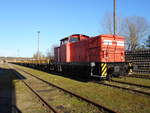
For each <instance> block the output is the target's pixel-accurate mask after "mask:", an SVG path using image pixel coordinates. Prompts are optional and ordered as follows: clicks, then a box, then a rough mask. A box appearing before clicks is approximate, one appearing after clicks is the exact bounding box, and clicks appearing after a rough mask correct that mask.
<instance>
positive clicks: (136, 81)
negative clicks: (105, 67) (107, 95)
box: [113, 77, 150, 86]
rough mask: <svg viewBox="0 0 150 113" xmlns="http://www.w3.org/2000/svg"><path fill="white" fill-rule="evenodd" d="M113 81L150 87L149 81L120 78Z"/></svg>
mask: <svg viewBox="0 0 150 113" xmlns="http://www.w3.org/2000/svg"><path fill="white" fill-rule="evenodd" d="M113 80H118V81H123V82H129V83H134V84H140V85H145V86H150V79H142V78H132V77H122V78H113Z"/></svg>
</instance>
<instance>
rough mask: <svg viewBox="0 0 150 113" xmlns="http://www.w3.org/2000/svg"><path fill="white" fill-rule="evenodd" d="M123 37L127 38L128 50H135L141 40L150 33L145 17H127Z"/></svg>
mask: <svg viewBox="0 0 150 113" xmlns="http://www.w3.org/2000/svg"><path fill="white" fill-rule="evenodd" d="M123 28H124V29H123V31H122V35H123V36H125V37H126V42H127V49H128V50H135V49H136V48H137V47H138V46H139V45H140V41H141V39H142V38H143V37H144V36H145V35H146V34H147V33H148V31H149V24H148V22H147V20H146V19H145V18H144V17H139V16H131V17H127V18H125V20H124V23H123Z"/></svg>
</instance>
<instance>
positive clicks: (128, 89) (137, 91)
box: [96, 82, 150, 96]
mask: <svg viewBox="0 0 150 113" xmlns="http://www.w3.org/2000/svg"><path fill="white" fill-rule="evenodd" d="M96 83H98V84H102V85H105V86H110V87H114V88H119V89H123V90H127V91H132V92H135V93H140V94H145V95H147V96H150V93H148V92H143V91H140V90H135V89H130V88H126V87H121V86H118V85H112V84H107V83H100V82H96Z"/></svg>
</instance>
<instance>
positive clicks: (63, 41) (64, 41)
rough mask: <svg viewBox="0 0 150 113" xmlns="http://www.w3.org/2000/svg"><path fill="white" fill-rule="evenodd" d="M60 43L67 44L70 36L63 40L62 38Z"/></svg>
mask: <svg viewBox="0 0 150 113" xmlns="http://www.w3.org/2000/svg"><path fill="white" fill-rule="evenodd" d="M60 41H61V42H60V45H63V44H67V43H68V38H64V39H62V40H60Z"/></svg>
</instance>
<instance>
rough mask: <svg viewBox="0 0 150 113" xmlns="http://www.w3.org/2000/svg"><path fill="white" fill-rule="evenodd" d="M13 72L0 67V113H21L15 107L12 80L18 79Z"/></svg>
mask: <svg viewBox="0 0 150 113" xmlns="http://www.w3.org/2000/svg"><path fill="white" fill-rule="evenodd" d="M13 71H14V72H16V71H15V70H12V69H6V68H3V66H0V113H22V112H21V111H20V110H19V109H18V107H17V106H16V90H15V86H14V84H13V80H17V79H18V78H17V76H15V74H14V73H13ZM16 73H18V72H16ZM23 79H25V78H24V77H23Z"/></svg>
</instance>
